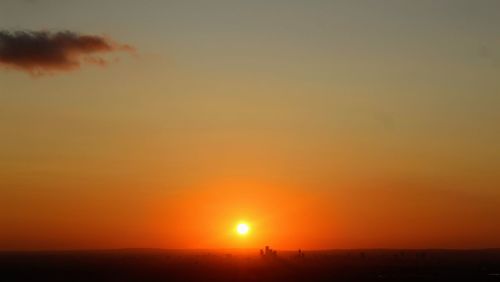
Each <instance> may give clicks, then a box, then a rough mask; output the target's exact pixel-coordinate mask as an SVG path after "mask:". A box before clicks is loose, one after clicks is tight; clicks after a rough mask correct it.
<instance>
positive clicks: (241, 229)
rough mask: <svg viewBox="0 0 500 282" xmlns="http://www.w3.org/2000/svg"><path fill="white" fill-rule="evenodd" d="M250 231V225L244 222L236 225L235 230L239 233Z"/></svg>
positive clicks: (244, 233)
mask: <svg viewBox="0 0 500 282" xmlns="http://www.w3.org/2000/svg"><path fill="white" fill-rule="evenodd" d="M248 231H250V226H248V224H246V223H240V224H238V225H237V226H236V232H238V234H240V235H246V234H248Z"/></svg>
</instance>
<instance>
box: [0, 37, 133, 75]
mask: <svg viewBox="0 0 500 282" xmlns="http://www.w3.org/2000/svg"><path fill="white" fill-rule="evenodd" d="M117 51H125V52H128V53H131V52H134V48H132V47H131V46H129V45H125V44H118V43H116V42H114V41H113V40H111V39H109V38H107V37H103V36H96V35H81V34H78V33H74V32H71V31H62V32H48V31H14V32H11V31H0V66H1V67H4V68H12V69H17V70H20V71H25V72H28V73H30V74H32V75H43V74H49V73H54V72H66V71H72V70H76V69H79V68H80V67H81V65H82V64H83V63H87V64H95V65H99V66H105V65H107V64H108V63H109V61H108V59H107V58H106V57H105V55H106V54H110V53H113V52H117Z"/></svg>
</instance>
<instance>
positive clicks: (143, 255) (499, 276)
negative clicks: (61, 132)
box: [0, 250, 500, 282]
mask: <svg viewBox="0 0 500 282" xmlns="http://www.w3.org/2000/svg"><path fill="white" fill-rule="evenodd" d="M0 281H5V282H15V281H72V282H73V281H97V282H100V281H106V282H114V281H141V282H147V281H202V282H203V281H406V282H407V281H443V282H444V281H474V282H476V281H500V250H475V251H450V250H426V251H411V250H405V251H395V250H364V251H363V250H350V251H318V252H312V251H311V252H305V255H304V257H299V256H298V253H295V252H279V251H278V254H277V257H272V256H270V257H262V256H260V255H259V252H258V251H247V252H236V251H162V250H117V251H84V252H83V251H78V252H76V251H75V252H37V253H0Z"/></svg>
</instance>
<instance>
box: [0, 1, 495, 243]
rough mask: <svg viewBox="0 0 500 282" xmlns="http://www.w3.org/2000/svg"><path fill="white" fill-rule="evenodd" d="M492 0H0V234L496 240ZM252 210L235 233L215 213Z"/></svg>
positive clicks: (8, 238)
mask: <svg viewBox="0 0 500 282" xmlns="http://www.w3.org/2000/svg"><path fill="white" fill-rule="evenodd" d="M499 15H500V1H494V0H492V1H472V0H470V1H461V0H449V1H445V0H441V1H430V0H429V1H347V0H346V1H321V0H316V1H310V0H309V1H306V0H302V1H299V0H289V1H273V0H266V1H260V0H258V1H229V0H228V1H201V0H200V1H186V0H179V1H153V0H151V1H131V0H130V1H125V0H123V1H97V0H93V1H90V0H88V1H62V0H60V1H58V0H33V1H18V0H0V29H2V30H7V31H9V30H13V31H15V30H35V31H39V30H48V31H61V30H63V31H64V30H68V31H72V32H78V33H82V34H95V35H103V36H109V37H111V38H113V39H116V40H117V41H119V42H122V43H125V44H130V45H131V46H133V47H135V48H136V50H137V55H134V56H123V57H120V60H119V61H118V62H116V63H113V64H110V65H109V66H107V67H98V66H93V65H89V66H84V67H82V68H81V69H79V70H75V71H72V72H67V73H66V72H65V73H58V74H51V75H45V76H40V77H33V76H31V75H29V74H27V73H24V72H19V71H16V70H12V69H0V249H72V248H121V247H160V248H232V247H261V246H262V245H264V244H269V245H271V246H274V247H276V248H376V247H383V248H385V247H388V248H421V247H424V248H478V247H480V248H482V247H500V224H499V218H500V126H499V123H500V17H499ZM239 220H246V221H248V222H249V223H250V224H251V225H252V232H251V234H249V236H247V237H246V238H237V236H236V235H235V234H234V232H233V228H234V225H235V224H236V223H237V222H238V221H239Z"/></svg>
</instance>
